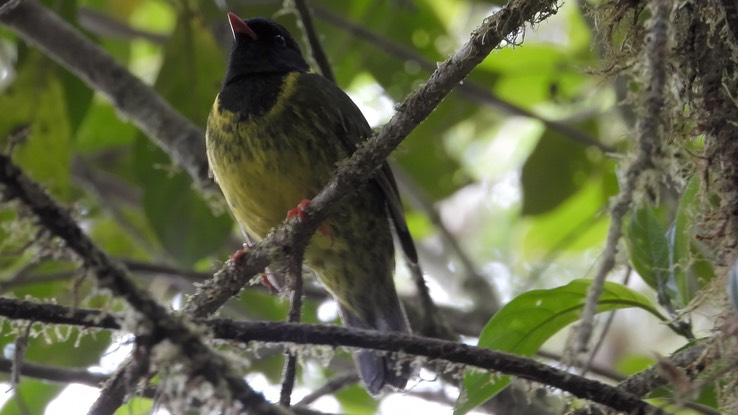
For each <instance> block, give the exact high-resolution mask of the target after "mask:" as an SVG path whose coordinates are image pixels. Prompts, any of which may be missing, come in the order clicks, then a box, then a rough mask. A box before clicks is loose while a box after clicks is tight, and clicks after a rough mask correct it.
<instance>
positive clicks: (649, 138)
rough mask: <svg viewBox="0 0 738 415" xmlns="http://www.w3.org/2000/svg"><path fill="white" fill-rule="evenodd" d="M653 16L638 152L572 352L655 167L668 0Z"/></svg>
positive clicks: (588, 330)
mask: <svg viewBox="0 0 738 415" xmlns="http://www.w3.org/2000/svg"><path fill="white" fill-rule="evenodd" d="M651 8H652V9H653V10H652V12H653V16H652V17H651V19H650V24H651V27H650V32H651V34H650V36H648V37H647V39H648V40H647V44H646V47H645V49H644V51H643V55H644V61H645V65H646V71H647V77H648V79H647V82H646V84H647V85H648V88H646V89H645V91H648V92H647V94H646V96H645V99H644V102H643V104H642V108H641V116H640V118H639V122H638V125H637V126H636V130H637V135H638V136H637V144H638V152H637V154H636V158H635V159H634V160H633V162H632V163H631V164H630V165H629V166H628V168H627V169H626V172H625V176H624V179H623V185H622V187H621V189H620V192H619V193H618V196H617V197H616V198H615V203H614V204H613V205H612V208H611V209H610V217H611V221H610V228H609V230H608V232H607V239H606V242H605V248H604V249H603V251H602V260H601V261H600V266H599V268H598V269H597V274H596V275H595V277H594V278H593V280H592V284H591V285H590V287H589V291H588V292H587V302H586V303H585V305H584V310H583V311H582V318H581V321H580V323H579V324H578V326H577V329H576V330H575V331H574V335H575V337H574V338H573V341H574V343H573V350H572V352H573V353H574V354H578V353H582V352H584V351H586V350H587V345H588V343H589V340H590V338H591V336H592V329H593V321H594V315H595V313H596V309H597V302H598V300H599V298H600V295H602V291H603V289H604V284H605V278H606V277H607V274H609V273H610V271H611V270H612V269H613V268H614V267H615V256H616V254H617V250H618V243H619V242H620V238H621V237H622V235H623V221H624V218H625V215H626V213H627V212H628V209H629V208H630V205H631V204H632V202H633V196H634V193H635V191H636V189H637V188H638V186H639V182H640V179H641V177H642V176H643V174H644V173H645V172H646V171H647V170H651V169H653V168H655V167H656V159H657V157H658V155H659V152H660V151H661V140H662V137H661V135H662V131H661V125H662V120H661V112H662V108H663V106H664V93H665V91H664V88H665V85H666V76H667V75H666V64H667V56H666V55H667V38H668V33H667V32H668V30H669V16H670V14H671V3H670V2H669V1H667V0H652V2H651Z"/></svg>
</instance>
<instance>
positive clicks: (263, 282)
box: [231, 244, 279, 292]
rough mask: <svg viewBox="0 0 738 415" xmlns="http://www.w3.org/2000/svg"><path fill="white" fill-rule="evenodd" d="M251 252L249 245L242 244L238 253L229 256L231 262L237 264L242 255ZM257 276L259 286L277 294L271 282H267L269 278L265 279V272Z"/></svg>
mask: <svg viewBox="0 0 738 415" xmlns="http://www.w3.org/2000/svg"><path fill="white" fill-rule="evenodd" d="M249 250H251V245H249V244H243V247H242V248H241V249H239V250H238V251H236V252H234V253H233V255H231V261H233V262H238V261H240V260H241V258H243V256H244V255H246V253H247V252H249ZM259 276H260V277H261V285H263V286H265V287H267V289H269V291H271V292H277V291H279V290H277V289H276V288H275V287H274V286H273V285H272V283H271V282H269V277H267V275H266V273H265V272H260V273H259Z"/></svg>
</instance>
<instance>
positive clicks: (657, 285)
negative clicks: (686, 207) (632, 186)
mask: <svg viewBox="0 0 738 415" xmlns="http://www.w3.org/2000/svg"><path fill="white" fill-rule="evenodd" d="M625 242H626V244H627V246H628V253H629V254H630V255H629V256H630V263H631V265H633V268H634V269H635V270H636V271H637V272H638V275H640V276H641V278H643V281H645V282H646V284H648V285H649V286H650V287H651V288H653V289H654V290H655V291H657V292H658V293H660V294H662V293H663V294H668V295H669V297H671V298H673V297H674V295H673V294H674V292H672V291H671V290H669V291H670V292H668V293H665V292H663V291H664V289H667V288H668V287H667V282H668V280H669V272H670V271H669V270H670V269H671V266H670V263H669V242H668V241H667V239H666V231H665V230H664V228H663V227H662V226H661V223H660V222H659V220H658V218H657V217H656V215H655V214H654V211H653V209H651V208H650V207H643V208H640V209H636V210H635V211H634V212H633V214H632V215H631V216H630V218H629V219H628V222H627V225H626V232H625Z"/></svg>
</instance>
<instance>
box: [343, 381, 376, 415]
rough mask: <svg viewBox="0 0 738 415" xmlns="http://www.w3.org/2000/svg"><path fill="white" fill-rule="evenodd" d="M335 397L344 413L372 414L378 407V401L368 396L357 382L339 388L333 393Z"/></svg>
mask: <svg viewBox="0 0 738 415" xmlns="http://www.w3.org/2000/svg"><path fill="white" fill-rule="evenodd" d="M335 397H336V399H338V402H340V403H341V407H342V409H343V413H346V414H355V415H372V414H376V413H377V410H378V409H379V401H378V400H376V399H374V398H372V397H371V396H369V394H368V393H366V390H365V389H364V388H363V387H362V386H361V385H359V384H353V385H351V386H348V387H346V388H343V389H341V390H340V391H338V392H336V393H335Z"/></svg>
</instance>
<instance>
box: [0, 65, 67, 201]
mask: <svg viewBox="0 0 738 415" xmlns="http://www.w3.org/2000/svg"><path fill="white" fill-rule="evenodd" d="M57 72H58V71H54V70H53V68H52V67H51V66H50V65H49V62H48V61H47V58H44V57H42V56H41V55H39V54H38V53H37V52H33V53H32V54H31V55H29V56H28V58H27V59H25V62H24V63H23V65H22V66H21V67H19V68H18V75H17V78H16V79H15V81H14V82H13V83H12V84H11V85H10V86H9V87H8V89H7V90H6V91H5V92H4V93H3V94H2V95H0V114H3V116H2V117H1V118H0V146H1V148H2V149H6V148H7V147H8V138H9V137H8V135H9V134H11V133H12V132H14V131H18V129H19V128H20V127H23V126H27V127H30V135H28V136H27V137H26V138H25V139H24V140H22V141H21V142H18V143H16V146H15V151H14V153H13V160H14V161H15V162H16V163H18V164H19V165H20V166H21V167H22V168H23V170H24V171H25V172H26V173H27V174H28V175H29V176H31V177H32V178H33V179H34V180H36V181H39V182H41V183H42V184H44V185H45V186H48V188H49V190H50V191H51V193H53V194H54V196H55V197H57V198H61V199H62V200H66V198H67V196H68V194H69V177H70V174H69V163H70V146H69V142H70V125H69V114H67V109H66V108H67V105H66V100H65V97H64V89H63V88H62V84H61V82H60V80H59V78H58V74H57Z"/></svg>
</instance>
